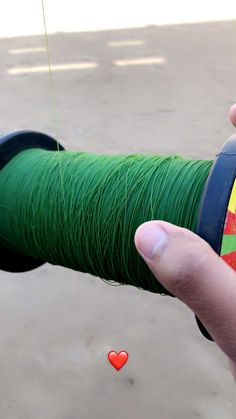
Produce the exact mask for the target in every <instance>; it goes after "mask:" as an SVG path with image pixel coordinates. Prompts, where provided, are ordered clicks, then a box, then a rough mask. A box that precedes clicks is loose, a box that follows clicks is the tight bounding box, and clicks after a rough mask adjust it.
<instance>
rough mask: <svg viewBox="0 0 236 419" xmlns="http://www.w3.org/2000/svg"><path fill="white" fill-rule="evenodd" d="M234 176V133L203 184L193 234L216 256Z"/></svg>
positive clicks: (235, 154) (204, 332)
mask: <svg viewBox="0 0 236 419" xmlns="http://www.w3.org/2000/svg"><path fill="white" fill-rule="evenodd" d="M235 177H236V136H235V135H234V136H232V137H230V138H229V140H228V141H227V142H226V143H225V144H224V146H223V148H222V151H221V152H220V153H219V154H218V155H217V156H216V159H215V162H214V165H213V167H212V169H211V171H210V174H209V176H208V179H207V182H206V185H205V189H204V193H203V196H202V200H201V205H200V210H199V216H198V225H197V229H196V233H197V234H198V235H199V236H200V237H202V238H203V239H204V240H206V241H207V242H208V243H209V244H210V246H211V247H212V248H213V249H214V250H215V252H216V253H218V255H220V254H221V246H222V239H223V234H224V227H225V220H226V215H227V210H228V204H229V200H230V196H231V192H232V188H233V185H234V181H235ZM196 320H197V324H198V327H199V329H200V331H201V333H202V334H203V336H205V338H207V339H208V340H211V341H214V339H213V338H212V337H211V335H210V334H209V333H208V331H207V330H206V328H205V327H204V326H203V324H202V323H201V322H200V320H199V319H198V318H197V317H196Z"/></svg>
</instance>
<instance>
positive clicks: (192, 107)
mask: <svg viewBox="0 0 236 419" xmlns="http://www.w3.org/2000/svg"><path fill="white" fill-rule="evenodd" d="M45 15H46V21H47V31H48V41H49V56H50V61H51V67H52V77H51V78H50V76H49V70H48V59H47V51H46V44H45V36H44V23H43V13H42V4H41V1H40V0H33V1H32V0H31V1H30V0H21V1H20V2H18V1H16V0H8V1H4V2H2V4H1V12H0V92H1V96H0V97H1V100H0V130H1V132H2V133H3V132H9V131H13V130H16V129H34V130H40V131H42V132H45V133H48V134H51V135H52V136H56V137H58V138H59V139H60V141H61V142H62V144H63V145H64V146H65V147H66V148H68V149H72V150H85V151H86V150H87V151H94V152H105V153H111V152H112V153H114V152H117V153H133V152H143V153H150V152H153V153H156V154H165V153H166V154H180V155H183V156H186V157H191V158H203V159H204V158H214V156H215V154H216V153H217V152H218V151H219V150H220V149H221V147H222V145H223V143H224V142H225V141H226V139H227V137H228V136H229V135H230V134H231V133H232V132H233V128H232V127H231V126H230V124H229V122H228V118H227V113H228V109H229V107H230V105H231V104H233V103H234V102H235V101H236V87H235V74H236V58H235V57H236V4H235V1H231V0H225V1H224V2H218V3H213V2H212V1H210V0H205V1H202V0H199V1H198V2H195V1H193V0H189V1H186V0H179V1H178V2H175V1H174V0H166V1H165V2H161V1H159V0H155V1H152V0H146V1H142V0H140V1H139V2H138V3H137V2H134V1H131V0H126V1H124V0H120V1H119V2H115V1H113V0H110V1H108V0H101V1H100V2H95V1H94V0H87V1H86V2H78V1H73V0H67V1H64V0H61V1H60V2H56V1H54V0H45ZM121 269H122V267H121ZM0 319H1V338H0V417H2V418H4V419H46V418H47V419H78V418H81V419H95V418H96V419H108V418H109V419H110V418H111V417H112V418H113V419H123V418H134V419H143V418H148V419H154V418H155V419H156V418H158V419H199V418H201V419H209V418H214V419H222V417H224V419H233V418H235V417H236V416H235V415H236V400H235V384H234V383H233V379H232V377H231V374H230V372H229V369H228V363H227V360H226V358H225V357H224V356H223V355H222V354H221V353H220V351H219V350H218V349H217V348H216V346H215V345H214V344H213V343H210V342H208V341H206V340H205V339H204V338H203V337H202V336H201V334H200V332H199V331H198V329H197V326H196V323H195V319H194V316H193V314H192V313H191V312H189V310H188V309H187V308H186V307H185V306H184V305H183V304H182V303H180V302H179V301H177V300H175V299H173V298H170V297H161V296H157V295H153V294H151V293H148V292H145V291H141V290H138V289H135V288H133V287H128V286H109V285H107V284H105V283H104V282H103V281H102V280H100V279H98V278H93V277H91V276H89V275H84V274H80V273H78V272H73V271H70V270H67V269H64V268H60V267H55V266H50V265H48V264H45V265H44V266H42V267H41V268H39V269H36V270H35V271H32V272H28V273H25V274H24V273H23V274H17V275H16V274H9V273H6V272H3V271H1V272H0ZM122 349H123V350H126V351H128V352H129V361H128V363H127V364H126V365H125V367H124V368H123V369H122V370H121V371H120V372H119V373H117V372H116V371H115V370H114V369H113V368H112V367H111V366H110V365H109V364H108V362H107V353H108V352H109V351H110V350H116V351H120V350H122Z"/></svg>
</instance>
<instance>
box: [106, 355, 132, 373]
mask: <svg viewBox="0 0 236 419" xmlns="http://www.w3.org/2000/svg"><path fill="white" fill-rule="evenodd" d="M128 357H129V355H128V352H126V351H121V352H115V351H111V352H109V354H108V359H109V361H110V363H111V365H112V366H113V367H114V368H115V369H116V370H117V371H119V370H120V369H121V368H122V367H123V366H124V365H125V364H126V362H127V361H128Z"/></svg>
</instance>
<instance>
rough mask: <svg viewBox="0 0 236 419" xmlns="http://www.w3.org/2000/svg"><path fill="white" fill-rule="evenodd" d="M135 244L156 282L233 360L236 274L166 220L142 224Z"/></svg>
mask: <svg viewBox="0 0 236 419" xmlns="http://www.w3.org/2000/svg"><path fill="white" fill-rule="evenodd" d="M135 245H136V247H137V250H138V251H139V253H140V255H141V256H142V257H143V259H144V260H145V262H146V263H147V264H148V266H149V268H150V269H151V271H152V272H153V274H154V275H155V276H156V278H158V280H159V281H160V282H161V283H162V284H163V285H164V287H165V288H167V289H168V290H169V291H170V292H171V293H172V294H174V295H175V296H176V297H178V298H180V299H181V300H182V301H183V302H184V303H185V304H187V306H188V307H189V308H190V309H191V310H193V312H194V313H195V314H196V315H197V316H198V317H199V319H200V320H201V322H202V323H203V324H204V325H205V327H206V328H207V330H208V332H209V333H210V335H211V336H212V337H213V339H214V340H215V342H216V343H218V345H219V346H220V347H221V349H222V350H223V351H224V352H225V353H226V354H227V355H228V356H229V357H230V358H231V359H232V360H233V361H236V273H235V272H234V271H233V270H232V269H231V268H230V267H229V266H228V265H227V264H226V263H225V262H224V261H223V260H222V259H221V258H220V257H219V256H218V255H217V254H216V253H215V252H214V251H213V250H212V248H211V247H210V246H209V245H208V244H207V243H206V242H205V241H204V240H202V239H201V238H200V237H198V236H197V235H196V234H194V233H192V232H190V231H189V230H186V229H184V228H180V227H177V226H174V225H172V224H170V223H167V222H164V221H149V222H147V223H144V224H142V225H141V226H140V227H139V228H138V229H137V231H136V234H135Z"/></svg>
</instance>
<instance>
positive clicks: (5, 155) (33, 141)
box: [0, 131, 64, 272]
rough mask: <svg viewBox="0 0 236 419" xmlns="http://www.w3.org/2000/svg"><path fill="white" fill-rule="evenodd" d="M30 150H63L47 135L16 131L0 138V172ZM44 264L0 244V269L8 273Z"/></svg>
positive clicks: (23, 270)
mask: <svg viewBox="0 0 236 419" xmlns="http://www.w3.org/2000/svg"><path fill="white" fill-rule="evenodd" d="M30 148H41V149H44V150H50V151H58V150H61V151H62V150H64V148H63V147H62V145H61V144H59V143H58V142H57V141H56V140H54V139H53V138H52V137H49V136H48V135H45V134H41V133H40V132H35V131H17V132H13V133H11V134H7V135H3V136H2V137H0V171H1V170H2V169H3V167H4V166H5V165H6V164H7V163H8V162H9V161H10V160H11V159H12V158H13V157H15V156H16V155H17V154H18V153H21V152H22V151H24V150H27V149H30ZM44 263H45V262H43V261H41V260H38V259H34V258H32V257H30V256H24V255H20V254H17V253H15V252H13V251H12V250H10V249H8V248H7V247H6V246H4V244H2V243H1V242H0V269H2V270H4V271H8V272H26V271H30V270H32V269H35V268H37V267H39V266H41V265H43V264H44Z"/></svg>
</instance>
